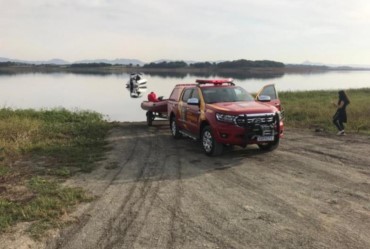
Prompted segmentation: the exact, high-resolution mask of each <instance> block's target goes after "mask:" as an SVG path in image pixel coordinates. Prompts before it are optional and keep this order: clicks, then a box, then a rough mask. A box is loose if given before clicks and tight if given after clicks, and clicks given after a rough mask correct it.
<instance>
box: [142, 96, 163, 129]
mask: <svg viewBox="0 0 370 249" xmlns="http://www.w3.org/2000/svg"><path fill="white" fill-rule="evenodd" d="M141 109H143V110H145V111H147V112H146V121H147V123H148V125H149V126H151V125H152V122H153V120H154V119H155V118H156V117H158V118H164V119H167V99H163V100H159V101H158V102H153V101H143V102H141Z"/></svg>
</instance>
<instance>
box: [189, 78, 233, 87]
mask: <svg viewBox="0 0 370 249" xmlns="http://www.w3.org/2000/svg"><path fill="white" fill-rule="evenodd" d="M233 81H234V79H232V78H229V79H215V80H206V79H197V80H196V81H195V82H197V83H198V84H199V85H203V84H213V85H222V84H227V85H231V86H234V85H235V84H234V82H233Z"/></svg>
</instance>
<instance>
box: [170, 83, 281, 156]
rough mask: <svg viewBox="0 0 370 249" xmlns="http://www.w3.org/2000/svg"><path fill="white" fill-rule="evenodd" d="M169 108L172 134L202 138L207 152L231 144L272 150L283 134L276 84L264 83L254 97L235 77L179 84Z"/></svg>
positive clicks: (171, 97)
mask: <svg viewBox="0 0 370 249" xmlns="http://www.w3.org/2000/svg"><path fill="white" fill-rule="evenodd" d="M167 111H168V118H169V120H170V127H171V133H172V135H173V137H174V138H179V137H181V136H182V135H184V136H187V137H190V138H193V139H196V140H198V139H200V140H201V143H202V146H203V149H204V151H205V153H206V154H207V155H220V154H221V153H222V151H223V148H224V146H228V145H238V146H242V147H245V146H247V144H257V145H258V146H259V147H260V149H263V150H273V149H276V148H277V147H278V145H279V140H280V138H281V137H282V136H283V130H284V125H283V118H282V115H281V105H280V100H279V99H278V94H277V91H276V89H275V86H274V85H267V86H265V87H264V88H263V89H262V90H261V91H260V92H259V93H258V94H257V96H256V99H254V98H253V97H252V95H250V94H249V93H248V92H247V91H245V90H244V89H243V88H241V87H239V86H235V84H234V83H233V80H232V79H215V80H196V83H194V84H178V85H176V86H175V88H174V89H173V91H172V93H171V95H170V98H169V99H168V102H167Z"/></svg>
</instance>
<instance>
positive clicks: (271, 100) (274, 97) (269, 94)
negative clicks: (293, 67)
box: [256, 84, 282, 111]
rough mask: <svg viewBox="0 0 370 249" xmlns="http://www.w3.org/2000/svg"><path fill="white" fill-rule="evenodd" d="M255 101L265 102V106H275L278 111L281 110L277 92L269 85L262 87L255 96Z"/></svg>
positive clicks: (272, 85) (273, 86)
mask: <svg viewBox="0 0 370 249" xmlns="http://www.w3.org/2000/svg"><path fill="white" fill-rule="evenodd" d="M256 100H257V101H260V102H266V103H267V104H270V105H273V106H275V107H276V108H277V109H278V110H279V111H281V110H282V108H281V103H280V99H279V96H278V92H277V91H276V88H275V85H274V84H270V85H266V86H264V87H263V88H262V89H261V90H260V91H259V92H258V93H257V95H256Z"/></svg>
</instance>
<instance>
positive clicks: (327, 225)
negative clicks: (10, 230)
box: [3, 121, 370, 249]
mask: <svg viewBox="0 0 370 249" xmlns="http://www.w3.org/2000/svg"><path fill="white" fill-rule="evenodd" d="M153 124H154V126H153V127H147V126H146V124H144V123H123V124H121V125H120V126H119V127H117V128H115V129H114V130H112V132H111V134H110V137H109V140H110V143H111V146H112V150H111V152H110V153H109V155H108V159H107V160H106V161H105V162H104V163H102V165H101V166H100V167H99V168H98V169H97V170H95V171H94V172H93V173H91V174H82V175H78V176H76V177H74V178H73V179H71V180H69V181H68V184H71V185H74V186H82V187H84V188H85V189H87V190H88V191H90V192H91V193H92V194H94V195H96V196H97V198H96V200H95V201H93V202H92V203H89V204H84V205H82V206H81V207H80V208H79V209H78V210H77V211H76V212H75V213H73V214H72V215H71V218H73V219H75V220H76V222H74V224H73V225H72V226H70V227H68V228H66V229H64V230H63V231H61V232H60V233H57V234H55V235H54V236H52V237H50V238H49V239H48V240H47V241H46V244H45V245H44V246H45V247H46V248H60V249H62V248H66V249H72V248H81V249H83V248H130V249H131V248H168V249H170V248H190V249H192V248H194V249H195V248H227V249H231V248H336V249H339V248H346V249H347V248H364V249H365V248H366V249H368V248H370V232H369V231H370V158H369V154H370V137H368V136H358V135H353V134H349V135H347V136H345V137H337V136H335V135H332V134H326V133H315V132H312V131H299V130H292V129H288V130H287V131H286V134H285V138H284V139H283V140H282V141H281V144H280V147H279V148H278V149H277V150H275V151H273V152H268V153H263V152H261V151H260V150H258V148H257V146H250V147H248V148H246V149H241V148H234V149H233V150H227V151H226V152H225V153H224V154H223V155H222V156H220V157H207V156H206V155H204V153H203V151H202V149H201V146H200V143H199V142H195V141H193V140H190V139H186V138H182V139H179V140H175V139H173V138H172V137H171V135H170V132H169V127H168V125H167V123H164V122H158V121H154V123H153ZM16 241H17V239H14V243H15V242H16ZM3 245H4V244H3ZM36 246H38V247H39V246H40V244H36V245H34V244H31V243H28V244H27V247H24V248H33V247H34V248H36ZM14 248H20V247H19V246H18V247H14Z"/></svg>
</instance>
